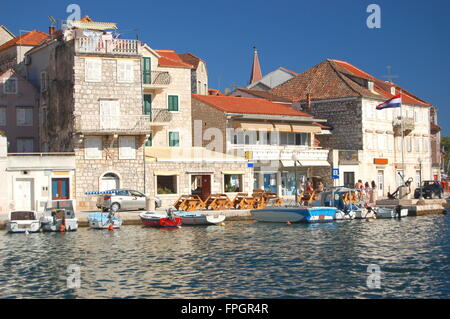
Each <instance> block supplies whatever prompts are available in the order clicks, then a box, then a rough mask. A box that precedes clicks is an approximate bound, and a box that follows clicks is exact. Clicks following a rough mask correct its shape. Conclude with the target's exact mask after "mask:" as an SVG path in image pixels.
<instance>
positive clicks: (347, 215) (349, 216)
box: [334, 210, 356, 220]
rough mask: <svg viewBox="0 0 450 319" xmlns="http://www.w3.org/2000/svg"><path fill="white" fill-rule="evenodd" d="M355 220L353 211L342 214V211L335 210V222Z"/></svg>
mask: <svg viewBox="0 0 450 319" xmlns="http://www.w3.org/2000/svg"><path fill="white" fill-rule="evenodd" d="M355 218H356V213H355V211H349V212H344V211H342V210H337V211H336V215H335V216H334V219H335V220H352V219H355Z"/></svg>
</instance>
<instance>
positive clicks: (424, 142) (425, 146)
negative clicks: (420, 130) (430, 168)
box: [423, 137, 428, 153]
mask: <svg viewBox="0 0 450 319" xmlns="http://www.w3.org/2000/svg"><path fill="white" fill-rule="evenodd" d="M423 152H424V153H428V139H427V138H426V137H424V138H423Z"/></svg>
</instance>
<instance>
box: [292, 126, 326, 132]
mask: <svg viewBox="0 0 450 319" xmlns="http://www.w3.org/2000/svg"><path fill="white" fill-rule="evenodd" d="M321 131H322V129H321V128H320V127H319V126H318V125H292V132H294V133H320V132H321Z"/></svg>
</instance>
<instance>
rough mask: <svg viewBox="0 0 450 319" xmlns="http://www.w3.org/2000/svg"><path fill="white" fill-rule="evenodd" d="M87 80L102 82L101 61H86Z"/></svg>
mask: <svg viewBox="0 0 450 319" xmlns="http://www.w3.org/2000/svg"><path fill="white" fill-rule="evenodd" d="M85 80H86V82H101V81H102V60H101V59H85Z"/></svg>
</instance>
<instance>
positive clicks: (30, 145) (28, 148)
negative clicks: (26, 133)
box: [17, 138, 34, 153]
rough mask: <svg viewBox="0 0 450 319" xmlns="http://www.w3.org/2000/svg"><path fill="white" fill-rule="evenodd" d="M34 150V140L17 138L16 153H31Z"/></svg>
mask: <svg viewBox="0 0 450 319" xmlns="http://www.w3.org/2000/svg"><path fill="white" fill-rule="evenodd" d="M33 151H34V140H33V139H32V138H18V139H17V153H32V152H33Z"/></svg>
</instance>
